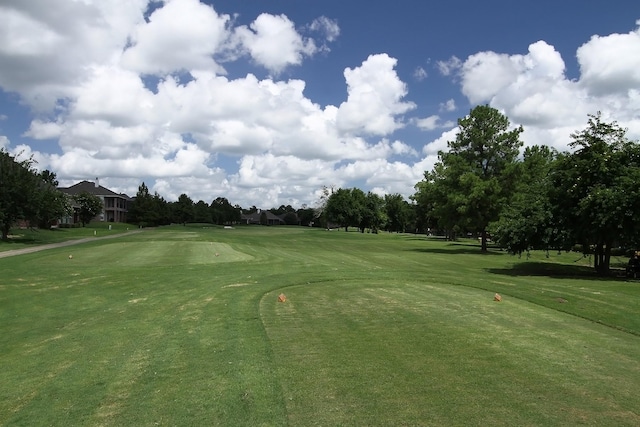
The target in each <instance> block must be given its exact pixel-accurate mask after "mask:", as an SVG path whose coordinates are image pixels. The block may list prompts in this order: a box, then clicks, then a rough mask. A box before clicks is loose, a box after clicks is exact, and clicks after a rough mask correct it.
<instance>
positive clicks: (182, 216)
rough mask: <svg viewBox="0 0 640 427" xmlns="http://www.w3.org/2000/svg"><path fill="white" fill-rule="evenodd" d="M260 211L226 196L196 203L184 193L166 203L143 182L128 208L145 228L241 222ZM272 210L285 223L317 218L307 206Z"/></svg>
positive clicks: (309, 221) (134, 220) (130, 215)
mask: <svg viewBox="0 0 640 427" xmlns="http://www.w3.org/2000/svg"><path fill="white" fill-rule="evenodd" d="M258 211H259V209H258V208H257V207H255V206H251V207H250V208H248V209H244V208H242V207H241V206H239V205H237V204H235V205H232V204H231V202H229V200H228V199H226V198H225V197H217V198H215V199H214V200H212V201H211V203H209V204H207V203H206V202H205V201H203V200H199V201H197V202H194V201H193V200H192V199H191V198H190V197H189V196H188V195H187V194H184V193H183V194H181V195H180V196H179V197H178V200H177V201H175V202H167V201H166V200H165V199H164V198H163V197H162V196H160V194H158V193H157V192H155V193H154V194H151V193H150V192H149V188H148V187H147V185H146V184H145V183H144V182H143V183H142V184H140V186H139V187H138V192H137V193H136V197H135V199H134V200H133V202H132V203H131V206H130V207H129V210H128V213H127V221H128V222H129V223H132V224H137V225H139V226H142V227H156V226H160V225H168V224H187V223H205V224H218V225H226V224H229V225H231V224H238V223H240V222H241V221H242V215H243V214H253V213H256V212H258ZM270 212H271V213H273V214H274V215H278V216H281V217H282V218H283V221H284V223H285V224H288V225H314V219H315V218H316V217H315V214H314V210H313V209H311V208H307V207H306V206H303V207H302V208H300V209H294V208H293V207H292V206H291V205H287V206H284V205H281V206H280V207H278V208H273V209H270ZM263 213H264V212H263ZM261 223H262V221H261ZM264 223H265V224H266V222H264Z"/></svg>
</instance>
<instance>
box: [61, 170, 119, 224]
mask: <svg viewBox="0 0 640 427" xmlns="http://www.w3.org/2000/svg"><path fill="white" fill-rule="evenodd" d="M58 190H60V191H62V192H63V193H65V194H68V195H69V196H75V195H76V194H80V193H85V192H86V193H89V194H93V195H94V196H98V197H99V198H100V200H102V204H103V209H102V213H100V214H99V215H98V216H96V218H95V220H97V221H108V222H127V212H128V210H129V205H130V204H131V202H132V199H131V198H130V197H129V196H127V195H126V194H118V193H115V192H113V191H111V190H109V189H108V188H105V187H103V186H101V185H100V182H99V181H98V179H97V178H96V181H95V182H90V181H81V182H79V183H77V184H75V185H72V186H71V187H66V188H58ZM77 222H80V220H79V219H78V214H77V213H76V212H75V209H74V214H73V216H70V217H67V218H62V219H61V221H60V223H62V224H75V223H77Z"/></svg>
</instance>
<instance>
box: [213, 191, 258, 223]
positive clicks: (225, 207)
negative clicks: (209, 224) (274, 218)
mask: <svg viewBox="0 0 640 427" xmlns="http://www.w3.org/2000/svg"><path fill="white" fill-rule="evenodd" d="M209 209H210V211H211V216H212V218H213V222H215V223H216V224H219V225H223V224H233V223H236V222H239V221H240V218H241V217H242V208H241V207H239V206H233V205H231V203H229V200H227V199H226V198H224V197H217V198H215V199H214V200H213V201H212V202H211V205H209ZM256 211H257V208H256Z"/></svg>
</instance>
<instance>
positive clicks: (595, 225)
mask: <svg viewBox="0 0 640 427" xmlns="http://www.w3.org/2000/svg"><path fill="white" fill-rule="evenodd" d="M571 137H572V139H573V141H572V142H571V147H572V148H573V149H574V151H573V152H572V153H564V154H563V155H561V156H559V158H558V160H557V162H556V163H555V167H554V168H553V170H552V171H551V180H552V182H551V204H552V206H553V207H554V209H555V211H554V217H555V219H556V227H557V228H558V229H560V230H562V231H563V232H564V239H563V240H562V241H561V242H559V244H562V246H564V248H568V247H569V246H570V245H571V244H573V243H579V244H581V245H582V247H583V249H584V250H585V251H593V254H594V267H595V269H596V271H597V272H598V273H600V274H603V275H604V274H608V272H609V268H610V260H611V249H612V248H613V247H616V246H633V245H637V244H638V243H640V186H639V185H638V183H640V145H639V144H638V143H637V142H632V141H629V140H628V139H627V137H626V130H625V129H623V128H621V127H620V126H619V125H618V124H617V123H616V122H615V121H614V122H605V121H603V120H602V116H601V114H600V113H598V114H596V115H590V116H589V120H588V124H587V127H586V128H585V129H583V130H581V131H579V132H575V133H573V134H572V135H571Z"/></svg>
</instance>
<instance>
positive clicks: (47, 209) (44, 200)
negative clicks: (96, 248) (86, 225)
mask: <svg viewBox="0 0 640 427" xmlns="http://www.w3.org/2000/svg"><path fill="white" fill-rule="evenodd" d="M37 178H38V179H39V183H38V187H37V192H36V197H35V200H34V202H33V205H32V212H31V215H32V218H31V220H32V221H34V223H36V224H38V227H40V228H44V229H49V228H51V225H52V224H53V223H54V222H55V221H56V220H58V219H60V218H62V217H65V216H67V215H70V214H71V213H72V209H71V204H70V203H69V198H68V197H67V195H66V194H64V193H63V192H61V191H60V190H58V189H57V187H58V180H57V179H56V174H55V173H53V172H51V171H48V170H44V171H42V172H40V173H39V174H37Z"/></svg>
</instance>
